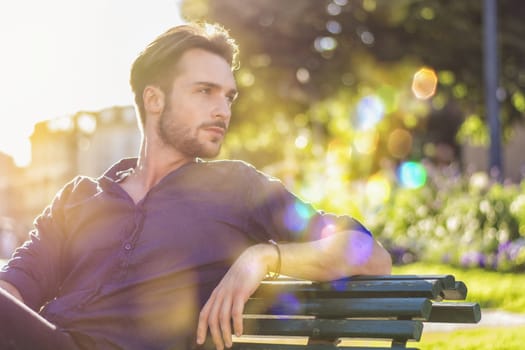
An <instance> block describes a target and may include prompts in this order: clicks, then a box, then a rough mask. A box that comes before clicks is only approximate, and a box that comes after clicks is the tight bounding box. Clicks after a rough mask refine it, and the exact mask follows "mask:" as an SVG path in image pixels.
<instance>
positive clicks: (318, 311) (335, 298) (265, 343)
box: [233, 275, 481, 350]
mask: <svg viewBox="0 0 525 350" xmlns="http://www.w3.org/2000/svg"><path fill="white" fill-rule="evenodd" d="M466 295H467V287H466V286H465V284H464V283H463V282H459V281H456V280H455V278H454V276H452V275H424V276H415V275H410V276H408V275H393V276H374V277H369V276H358V277H352V278H348V279H344V280H338V281H333V282H325V283H311V282H306V281H295V280H288V279H283V280H280V281H275V282H263V285H261V286H260V287H259V289H258V290H257V291H256V293H255V294H254V295H253V297H252V298H251V299H250V300H249V301H248V303H247V305H246V308H245V316H244V334H245V335H243V336H242V337H239V338H234V347H233V349H236V350H262V349H265V350H266V349H267V350H270V349H282V350H287V349H290V350H291V349H315V350H325V349H375V350H378V349H406V348H407V342H412V341H419V340H420V338H421V334H422V332H423V322H450V323H477V322H479V320H480V319H481V310H480V307H479V305H478V304H477V303H467V302H457V301H458V300H464V299H465V298H466ZM248 335H249V336H248ZM297 337H299V338H297ZM357 339H360V340H361V341H356V340H357ZM372 339H376V340H377V339H379V340H382V342H381V343H384V345H382V346H380V347H377V346H375V347H374V344H372V345H371V344H370V340H372ZM375 345H378V344H375ZM415 345H417V344H415ZM409 349H417V348H409Z"/></svg>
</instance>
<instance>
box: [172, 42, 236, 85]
mask: <svg viewBox="0 0 525 350" xmlns="http://www.w3.org/2000/svg"><path fill="white" fill-rule="evenodd" d="M176 71H177V72H176V74H175V81H177V80H181V81H183V82H185V83H189V84H191V83H192V82H210V83H214V84H217V85H219V86H223V87H224V88H225V89H235V87H236V84H235V78H234V76H233V72H232V68H231V66H230V65H229V63H228V62H227V61H226V60H225V59H224V58H222V57H221V56H219V55H217V54H215V53H212V52H210V51H206V50H203V49H190V50H188V51H186V52H185V53H184V54H183V55H182V56H181V57H180V59H179V62H178V63H177V70H176Z"/></svg>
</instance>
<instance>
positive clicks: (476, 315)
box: [428, 302, 481, 323]
mask: <svg viewBox="0 0 525 350" xmlns="http://www.w3.org/2000/svg"><path fill="white" fill-rule="evenodd" d="M480 320H481V308H480V306H479V304H478V303H442V302H435V303H432V310H431V312H430V318H429V319H428V321H429V322H444V323H478V322H479V321H480Z"/></svg>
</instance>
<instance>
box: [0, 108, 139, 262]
mask: <svg viewBox="0 0 525 350" xmlns="http://www.w3.org/2000/svg"><path fill="white" fill-rule="evenodd" d="M30 140H31V152H32V161H31V163H30V164H29V166H27V167H25V168H18V167H16V166H15V164H14V162H13V160H12V158H11V157H9V156H7V155H4V154H2V153H0V198H2V200H1V201H0V258H2V257H4V258H5V257H6V256H5V255H6V254H9V253H8V252H11V251H12V248H13V246H16V245H15V244H19V243H20V242H21V241H22V240H24V239H25V238H26V237H27V233H28V231H29V230H30V229H31V226H32V222H33V220H34V218H35V217H36V216H37V215H38V214H40V213H41V212H42V211H43V210H44V208H45V207H46V206H47V205H49V203H50V202H51V200H52V199H53V197H54V196H55V194H56V193H57V191H59V190H60V189H61V188H62V187H63V186H64V185H65V184H66V183H67V182H69V181H71V180H72V179H73V178H74V177H75V176H77V175H86V176H95V177H96V176H100V175H101V174H102V173H103V172H104V171H105V170H106V169H107V168H109V167H110V166H111V165H112V164H113V163H115V162H116V161H118V160H119V159H120V158H123V157H133V156H136V155H137V152H138V149H139V146H140V134H139V131H138V128H137V122H136V118H135V111H134V109H133V107H131V106H126V107H112V108H107V109H104V110H101V111H98V112H79V113H76V114H74V115H71V116H67V117H63V118H59V119H54V120H49V121H43V122H40V123H38V124H36V125H35V128H34V132H33V134H32V135H31V138H30Z"/></svg>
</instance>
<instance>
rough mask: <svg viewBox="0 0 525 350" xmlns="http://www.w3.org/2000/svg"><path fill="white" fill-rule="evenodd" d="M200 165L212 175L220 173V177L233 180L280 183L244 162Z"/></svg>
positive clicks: (210, 162)
mask: <svg viewBox="0 0 525 350" xmlns="http://www.w3.org/2000/svg"><path fill="white" fill-rule="evenodd" d="M199 164H201V165H202V166H203V167H204V168H205V169H206V170H207V171H209V172H210V173H218V175H219V174H220V175H222V176H227V177H228V178H231V179H240V180H245V181H257V182H261V181H262V182H264V181H279V180H278V179H276V178H274V177H272V176H270V175H268V174H266V173H264V172H262V171H261V170H259V169H257V168H256V167H255V166H254V165H252V164H250V163H248V162H245V161H243V160H212V161H199Z"/></svg>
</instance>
